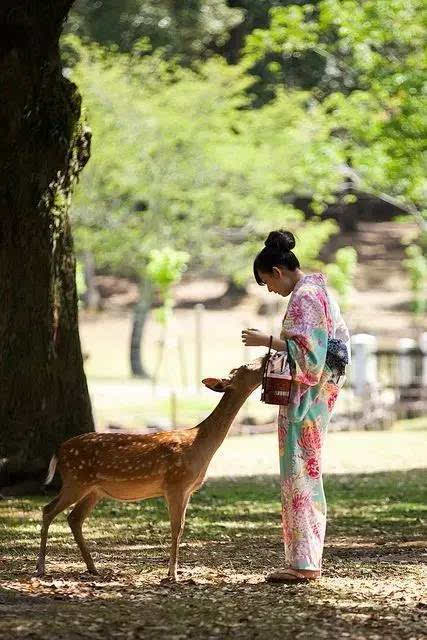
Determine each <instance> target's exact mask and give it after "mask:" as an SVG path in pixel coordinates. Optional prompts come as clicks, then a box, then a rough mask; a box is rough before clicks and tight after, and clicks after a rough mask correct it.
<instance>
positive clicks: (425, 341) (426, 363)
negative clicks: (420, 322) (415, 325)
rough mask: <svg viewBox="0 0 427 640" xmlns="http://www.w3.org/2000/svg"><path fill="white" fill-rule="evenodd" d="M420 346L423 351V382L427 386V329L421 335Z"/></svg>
mask: <svg viewBox="0 0 427 640" xmlns="http://www.w3.org/2000/svg"><path fill="white" fill-rule="evenodd" d="M418 344H419V347H420V349H421V351H422V352H423V355H422V365H421V384H422V386H423V387H427V331H424V333H422V334H421V335H420V337H419V341H418Z"/></svg>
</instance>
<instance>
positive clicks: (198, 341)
mask: <svg viewBox="0 0 427 640" xmlns="http://www.w3.org/2000/svg"><path fill="white" fill-rule="evenodd" d="M204 310H205V306H204V305H203V304H201V303H199V304H196V305H195V306H194V318H195V333H196V335H195V350H196V367H195V372H196V391H197V392H198V393H200V391H201V388H202V387H201V381H202V377H203V374H202V367H203V355H202V347H203V341H202V331H203V327H202V321H203V311H204Z"/></svg>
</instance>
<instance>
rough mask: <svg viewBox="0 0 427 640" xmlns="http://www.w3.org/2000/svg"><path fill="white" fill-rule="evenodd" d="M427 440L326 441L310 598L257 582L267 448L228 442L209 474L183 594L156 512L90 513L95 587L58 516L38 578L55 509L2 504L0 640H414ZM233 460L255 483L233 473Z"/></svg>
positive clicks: (274, 499)
mask: <svg viewBox="0 0 427 640" xmlns="http://www.w3.org/2000/svg"><path fill="white" fill-rule="evenodd" d="M425 433H426V432H425V430H423V429H421V430H419V431H418V430H414V431H411V432H407V433H406V432H402V433H401V432H399V431H397V432H396V436H397V437H395V438H393V437H391V438H390V436H393V435H394V433H393V432H379V433H361V434H354V433H337V434H331V435H332V436H333V438H332V439H333V440H335V442H334V443H333V445H332V450H330V452H329V453H333V454H334V455H335V456H336V457H337V460H336V462H337V463H339V465H338V467H335V468H334V467H333V466H332V467H330V472H329V473H328V474H326V477H325V491H326V495H327V500H328V529H327V537H326V545H325V553H324V564H323V577H322V580H321V581H319V582H317V583H314V584H309V585H274V584H269V583H267V582H265V576H266V575H267V574H268V572H269V571H271V570H272V569H274V568H277V567H280V566H282V565H283V546H282V541H281V532H280V491H279V484H278V478H277V475H272V474H270V475H265V474H263V473H262V467H261V469H260V468H259V467H258V463H259V452H260V451H261V450H263V449H264V450H265V449H267V448H269V447H271V448H272V445H273V442H272V441H271V438H272V436H271V435H270V434H267V435H258V436H244V437H241V438H240V437H234V438H229V439H228V440H227V441H226V444H227V445H229V449H227V448H226V447H225V448H224V449H223V450H221V453H222V454H223V456H222V460H221V459H220V458H218V459H217V460H216V461H215V460H214V461H213V465H212V474H211V476H215V475H216V476H217V477H211V478H210V479H209V480H208V481H207V483H206V484H205V485H204V487H202V489H201V490H200V491H199V492H197V493H196V494H195V495H194V496H193V498H192V500H191V503H190V507H189V510H188V514H187V522H186V528H185V533H184V538H183V542H182V545H181V554H180V558H181V559H180V572H179V582H178V583H177V584H171V583H168V582H165V581H164V578H165V576H166V569H167V560H168V552H169V540H170V538H169V522H168V516H167V511H166V508H165V505H164V503H163V500H161V499H154V500H148V501H143V502H139V503H137V502H129V503H124V502H122V503H119V502H113V501H111V500H106V501H103V502H101V503H100V505H99V506H97V508H96V509H95V511H94V513H93V515H92V516H91V518H90V519H88V521H87V523H85V527H84V532H85V537H86V539H87V541H88V544H89V547H90V549H91V552H92V554H93V557H94V560H95V563H96V565H97V567H98V570H99V572H100V573H99V575H98V576H93V575H89V574H87V573H85V571H84V565H83V562H82V559H81V557H80V555H79V553H78V550H77V548H76V545H75V543H74V541H73V540H72V536H71V532H70V530H69V527H68V525H67V522H66V519H65V518H64V516H63V515H62V516H59V517H58V519H57V520H55V522H54V523H53V524H52V526H51V530H50V538H49V542H48V555H47V567H46V569H47V573H46V576H45V577H44V578H38V577H36V576H35V558H36V554H37V550H38V544H39V524H40V510H41V507H42V506H43V505H44V504H46V502H47V500H48V499H50V498H48V496H46V497H34V498H19V499H17V498H10V499H7V500H3V501H0V552H1V553H0V575H1V579H0V637H1V638H2V640H46V639H47V640H50V639H52V640H53V639H55V640H56V638H60V639H61V640H77V639H81V638H87V639H93V640H105V639H110V638H117V639H118V640H134V639H135V640H140V639H141V640H143V639H144V640H145V639H147V640H160V639H162V640H163V638H173V639H175V640H187V639H194V640H199V639H200V640H205V639H206V640H214V639H215V640H222V639H230V640H231V639H233V640H234V639H238V640H240V639H242V640H246V639H248V640H252V639H259V640H265V639H266V638H269V639H271V640H283V638H298V639H304V640H305V639H307V640H309V639H311V638H313V637H316V638H324V639H328V640H329V639H330V638H349V639H350V640H382V639H383V638H386V639H387V640H388V639H390V640H421V638H425V637H426V633H427V626H426V624H425V613H426V609H427V601H426V599H425V586H426V578H427V572H426V566H425V565H426V560H427V554H426V521H425V516H426V508H425V477H426V473H425V469H422V468H418V469H417V468H415V467H416V465H418V464H420V460H421V458H416V456H415V452H418V448H419V447H421V446H422V439H424V447H425ZM414 434H415V437H414ZM359 436H360V437H359ZM231 449H232V450H231ZM364 450H365V451H366V452H367V455H366V456H365V458H364V457H363V451H364ZM374 451H376V462H375V459H374V455H373V452H374ZM369 452H370V453H369ZM419 453H420V456H421V455H422V452H419ZM239 459H240V460H241V470H242V472H246V473H249V475H237V474H236V473H235V467H236V466H237V462H238V460H239ZM424 460H425V457H424ZM215 465H216V467H215ZM381 465H383V466H384V467H388V469H389V470H387V471H379V468H381ZM275 466H276V465H275ZM395 467H398V469H399V470H395V469H394V468H395ZM249 469H251V471H250V472H249ZM337 471H338V472H337Z"/></svg>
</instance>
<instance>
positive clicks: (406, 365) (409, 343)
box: [397, 338, 417, 387]
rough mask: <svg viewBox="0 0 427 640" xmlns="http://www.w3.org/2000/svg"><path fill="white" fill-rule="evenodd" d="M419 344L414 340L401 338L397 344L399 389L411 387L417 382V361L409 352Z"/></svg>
mask: <svg viewBox="0 0 427 640" xmlns="http://www.w3.org/2000/svg"><path fill="white" fill-rule="evenodd" d="M416 346H417V343H416V342H415V340H413V338H400V339H399V340H398V342H397V348H398V351H399V357H398V367H399V373H398V380H399V387H409V386H411V384H412V383H413V382H414V380H415V360H414V358H412V357H411V355H410V354H409V353H408V351H411V350H412V349H415V348H416Z"/></svg>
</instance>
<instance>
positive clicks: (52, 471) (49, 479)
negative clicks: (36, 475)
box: [44, 453, 58, 485]
mask: <svg viewBox="0 0 427 640" xmlns="http://www.w3.org/2000/svg"><path fill="white" fill-rule="evenodd" d="M57 464H58V457H57V455H56V454H55V453H54V454H53V456H52V458H51V459H50V463H49V470H48V472H47V477H46V480H45V481H44V484H45V485H46V484H49V482H52V479H53V476H54V475H55V470H56V465H57Z"/></svg>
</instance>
